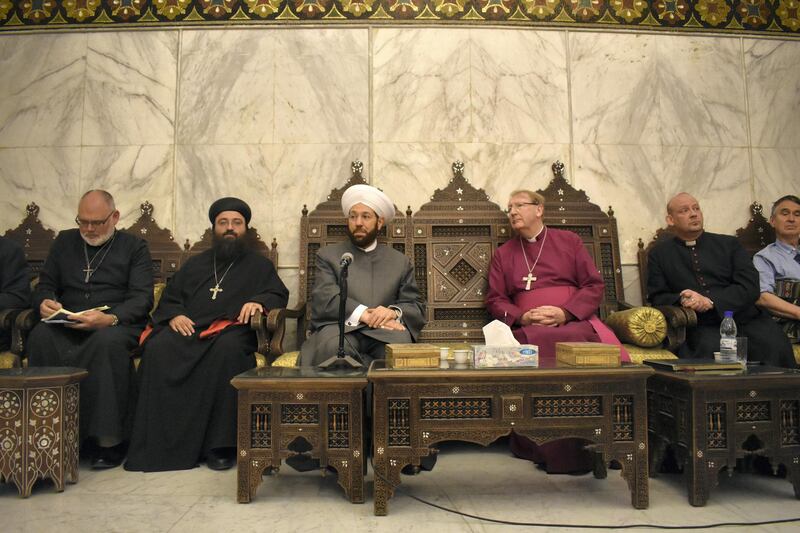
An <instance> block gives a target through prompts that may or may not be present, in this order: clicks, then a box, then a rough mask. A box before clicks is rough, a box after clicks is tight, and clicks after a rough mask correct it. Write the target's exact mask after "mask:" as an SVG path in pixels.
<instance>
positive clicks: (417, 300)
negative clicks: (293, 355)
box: [300, 241, 425, 366]
mask: <svg viewBox="0 0 800 533" xmlns="http://www.w3.org/2000/svg"><path fill="white" fill-rule="evenodd" d="M345 252H350V253H351V254H353V263H352V264H351V265H350V267H349V273H348V278H347V279H348V294H347V302H346V303H345V318H347V317H349V316H350V315H351V314H352V313H353V311H355V309H356V307H358V306H359V305H365V306H367V307H370V308H371V307H376V306H379V305H382V306H384V307H389V306H392V307H396V308H398V309H400V310H401V311H402V316H401V318H400V320H401V322H402V323H403V325H404V326H405V328H406V330H405V331H394V330H388V329H380V328H377V329H373V328H370V327H369V326H367V325H366V324H363V323H359V324H358V325H357V326H349V325H348V326H345V334H346V337H345V343H344V349H345V353H347V354H348V355H353V356H357V357H359V358H361V360H362V361H363V362H364V364H365V366H366V365H369V362H370V361H371V358H370V357H369V356H366V355H365V354H362V353H359V352H360V350H358V349H357V347H358V342H357V340H356V339H355V338H354V336H355V335H356V334H362V335H364V336H365V337H367V338H369V339H372V340H374V341H376V342H375V343H374V344H373V346H374V348H375V351H373V354H376V356H377V357H380V356H381V354H382V353H383V352H382V349H383V345H385V344H387V343H407V342H413V341H415V340H416V339H417V338H418V337H419V333H420V331H421V330H422V327H423V326H424V325H425V318H424V314H425V304H424V303H423V301H422V297H421V295H420V293H419V289H418V288H417V284H416V281H415V280H414V269H413V267H412V265H411V262H410V261H409V259H408V258H407V257H406V256H405V255H403V254H401V253H400V252H398V251H397V250H394V249H393V248H390V247H388V246H384V245H378V246H377V247H376V248H375V249H374V250H372V251H370V252H365V251H364V250H362V249H361V248H359V247H357V246H356V245H354V244H353V243H351V242H350V241H346V242H342V243H339V244H333V245H330V246H325V247H324V248H321V249H320V250H319V252H317V262H316V266H317V271H316V281H315V283H314V290H313V292H312V293H311V331H312V332H313V335H311V337H309V338H308V340H306V342H305V343H303V346H302V350H301V352H300V364H301V365H303V366H311V365H317V364H319V363H321V362H322V361H324V360H326V359H328V358H329V357H331V356H333V355H336V352H337V350H338V347H339V327H338V316H339V279H340V276H341V267H340V266H339V262H340V260H341V257H342V254H344V253H345Z"/></svg>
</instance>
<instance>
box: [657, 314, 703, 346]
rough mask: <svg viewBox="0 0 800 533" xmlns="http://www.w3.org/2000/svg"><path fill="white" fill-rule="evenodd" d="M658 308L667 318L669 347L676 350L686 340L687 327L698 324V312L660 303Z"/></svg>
mask: <svg viewBox="0 0 800 533" xmlns="http://www.w3.org/2000/svg"><path fill="white" fill-rule="evenodd" d="M656 309H658V310H659V311H661V312H662V313H664V318H666V319H667V339H666V340H667V349H668V350H670V351H672V352H674V351H675V350H677V349H678V348H679V347H680V345H681V344H683V343H684V342H686V328H692V327H694V326H696V325H697V314H696V313H695V312H694V311H693V310H691V309H686V308H684V307H679V306H677V305H660V306H656Z"/></svg>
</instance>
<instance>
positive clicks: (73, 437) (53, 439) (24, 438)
mask: <svg viewBox="0 0 800 533" xmlns="http://www.w3.org/2000/svg"><path fill="white" fill-rule="evenodd" d="M88 375H89V373H88V372H87V371H86V370H84V369H82V368H70V367H39V368H10V369H3V370H0V479H2V480H3V481H12V482H14V484H15V485H16V486H17V489H18V490H19V493H20V496H22V497H23V498H27V497H28V496H30V495H31V489H32V488H33V484H34V483H35V482H36V480H37V479H52V480H53V483H55V486H56V490H58V492H62V491H63V490H64V481H65V479H66V478H67V477H68V478H69V481H70V482H71V483H77V482H78V448H79V435H78V427H79V426H78V417H79V413H80V409H79V402H80V385H79V382H80V381H81V380H82V379H84V378H85V377H86V376H88Z"/></svg>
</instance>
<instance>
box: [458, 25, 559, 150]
mask: <svg viewBox="0 0 800 533" xmlns="http://www.w3.org/2000/svg"><path fill="white" fill-rule="evenodd" d="M469 47H470V107H471V109H470V114H471V124H470V131H471V135H472V140H474V141H492V142H512V143H547V142H555V143H569V109H568V107H569V102H568V98H567V96H568V94H567V70H566V67H567V61H566V39H565V35H564V34H563V33H562V32H548V31H517V30H500V29H484V30H472V31H470V43H469Z"/></svg>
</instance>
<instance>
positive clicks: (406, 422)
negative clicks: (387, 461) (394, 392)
mask: <svg viewBox="0 0 800 533" xmlns="http://www.w3.org/2000/svg"><path fill="white" fill-rule="evenodd" d="M388 404H389V412H388V413H387V415H388V416H389V424H388V425H389V446H411V425H410V424H411V422H410V418H409V414H410V413H409V407H410V405H411V402H410V401H409V400H394V399H391V398H390V399H389V401H388Z"/></svg>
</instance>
